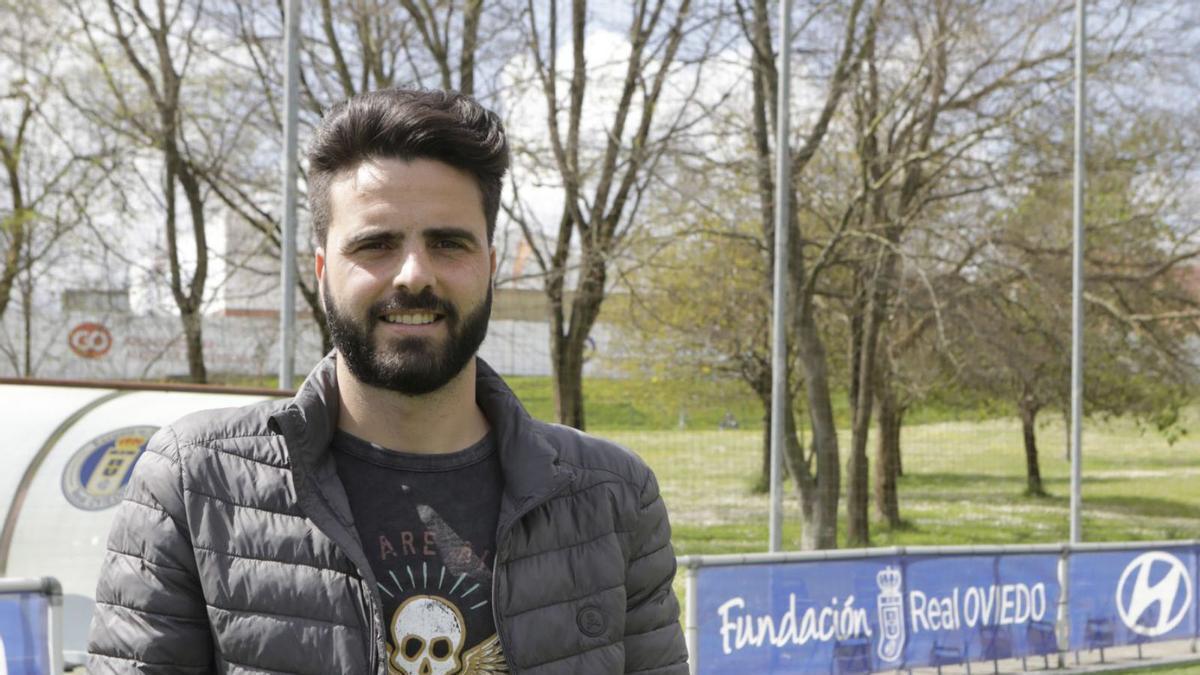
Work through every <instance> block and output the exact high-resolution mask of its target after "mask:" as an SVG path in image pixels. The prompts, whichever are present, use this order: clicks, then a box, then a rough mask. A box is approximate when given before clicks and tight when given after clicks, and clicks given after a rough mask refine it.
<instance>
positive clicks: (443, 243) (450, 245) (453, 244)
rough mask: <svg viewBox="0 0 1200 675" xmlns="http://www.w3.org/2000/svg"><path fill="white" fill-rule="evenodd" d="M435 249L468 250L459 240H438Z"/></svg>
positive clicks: (434, 243) (434, 244)
mask: <svg viewBox="0 0 1200 675" xmlns="http://www.w3.org/2000/svg"><path fill="white" fill-rule="evenodd" d="M433 247H434V248H447V249H459V248H466V247H465V246H464V245H463V243H462V242H461V241H459V240H457V239H438V240H437V241H435V242H433Z"/></svg>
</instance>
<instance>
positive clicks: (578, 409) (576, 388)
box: [550, 335, 585, 431]
mask: <svg viewBox="0 0 1200 675" xmlns="http://www.w3.org/2000/svg"><path fill="white" fill-rule="evenodd" d="M550 339H551V343H552V345H553V346H552V349H551V351H552V352H554V354H553V357H554V414H555V416H556V417H557V418H558V422H559V424H565V425H567V426H570V427H575V428H576V429H579V430H581V431H582V430H583V429H584V424H585V420H584V413H583V350H582V348H580V347H577V346H575V345H576V344H577V341H573V340H571V339H570V336H569V335H552V336H551V338H550Z"/></svg>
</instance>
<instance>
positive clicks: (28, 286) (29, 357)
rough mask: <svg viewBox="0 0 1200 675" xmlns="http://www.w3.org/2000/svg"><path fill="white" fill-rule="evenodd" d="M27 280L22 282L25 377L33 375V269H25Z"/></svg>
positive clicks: (23, 369) (22, 371)
mask: <svg viewBox="0 0 1200 675" xmlns="http://www.w3.org/2000/svg"><path fill="white" fill-rule="evenodd" d="M25 275H26V276H25V278H26V282H25V283H22V284H21V323H22V327H23V328H24V330H25V349H24V352H25V353H24V357H25V364H24V367H23V368H22V370H21V373H22V375H24V376H25V377H33V279H32V277H33V270H31V269H26V270H25Z"/></svg>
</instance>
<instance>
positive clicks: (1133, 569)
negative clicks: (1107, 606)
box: [1117, 551, 1192, 637]
mask: <svg viewBox="0 0 1200 675" xmlns="http://www.w3.org/2000/svg"><path fill="white" fill-rule="evenodd" d="M1191 606H1192V580H1191V577H1190V575H1189V574H1188V569H1187V566H1185V565H1184V564H1183V563H1182V562H1181V561H1180V560H1179V558H1176V557H1175V556H1173V555H1171V554H1170V553H1164V552H1163V551H1150V552H1149V553H1143V554H1141V555H1139V556H1138V557H1136V558H1134V559H1133V562H1131V563H1129V565H1128V566H1127V567H1126V568H1125V571H1124V572H1122V573H1121V580H1120V581H1118V582H1117V611H1118V612H1120V614H1121V621H1124V622H1125V625H1126V626H1128V627H1129V630H1131V631H1133V632H1135V633H1137V634H1139V635H1145V636H1146V637H1157V636H1159V635H1164V634H1166V633H1169V632H1171V630H1172V629H1174V628H1175V627H1176V626H1178V625H1179V622H1181V621H1183V619H1184V618H1185V617H1186V616H1187V612H1188V609H1189V608H1190V607H1191Z"/></svg>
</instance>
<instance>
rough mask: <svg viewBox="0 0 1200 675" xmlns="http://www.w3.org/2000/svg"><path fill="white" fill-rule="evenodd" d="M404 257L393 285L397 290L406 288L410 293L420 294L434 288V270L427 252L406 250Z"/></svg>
mask: <svg viewBox="0 0 1200 675" xmlns="http://www.w3.org/2000/svg"><path fill="white" fill-rule="evenodd" d="M403 255H404V257H403V258H402V259H401V260H400V267H399V269H397V270H396V277H395V278H394V279H393V280H392V285H393V286H395V287H396V288H401V287H403V288H406V289H408V291H409V292H410V293H420V292H421V291H423V290H425V289H426V288H428V287H431V286H433V279H434V277H433V269H432V268H431V267H430V264H429V258H428V256H427V255H426V254H425V251H423V250H416V249H413V250H406V251H404V254H403Z"/></svg>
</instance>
